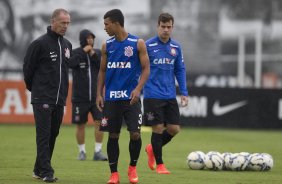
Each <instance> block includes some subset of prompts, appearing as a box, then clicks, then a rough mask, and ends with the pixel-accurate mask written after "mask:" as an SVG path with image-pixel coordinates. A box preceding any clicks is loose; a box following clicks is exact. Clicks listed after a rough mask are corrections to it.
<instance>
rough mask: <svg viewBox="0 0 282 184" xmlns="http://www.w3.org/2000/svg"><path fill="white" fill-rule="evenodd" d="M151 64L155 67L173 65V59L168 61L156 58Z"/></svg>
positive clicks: (167, 59)
mask: <svg viewBox="0 0 282 184" xmlns="http://www.w3.org/2000/svg"><path fill="white" fill-rule="evenodd" d="M153 63H154V64H155V65H158V64H170V65H173V64H174V59H169V58H160V59H158V58H156V59H154V61H153Z"/></svg>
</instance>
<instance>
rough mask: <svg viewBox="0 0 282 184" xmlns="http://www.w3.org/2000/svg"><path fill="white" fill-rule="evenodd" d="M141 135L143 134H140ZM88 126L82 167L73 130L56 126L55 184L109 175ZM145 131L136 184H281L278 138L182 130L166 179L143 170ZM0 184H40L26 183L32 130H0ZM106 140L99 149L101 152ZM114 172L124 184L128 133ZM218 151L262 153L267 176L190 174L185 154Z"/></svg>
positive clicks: (85, 182)
mask: <svg viewBox="0 0 282 184" xmlns="http://www.w3.org/2000/svg"><path fill="white" fill-rule="evenodd" d="M144 130H148V129H146V128H144ZM92 132H93V126H88V127H87V134H86V141H87V142H86V149H87V154H88V158H87V160H86V161H78V160H76V157H77V154H78V150H77V145H76V140H75V136H74V134H75V128H74V126H66V125H65V126H62V128H61V132H60V135H59V137H58V139H57V144H56V147H55V151H54V155H53V160H52V165H53V167H54V169H55V175H56V177H58V178H59V181H58V182H57V183H61V184H90V183H91V184H103V183H106V182H107V180H108V177H109V174H110V171H109V167H108V164H107V162H94V161H92V156H93V149H94V146H93V145H94V140H93V133H92ZM150 135H151V132H150V131H143V132H142V138H143V146H142V152H141V155H140V159H139V162H138V175H139V181H140V182H139V183H140V184H142V183H143V184H157V183H161V184H172V183H177V184H198V183H199V184H268V183H269V184H270V183H271V184H281V183H282V174H281V173H282V142H281V141H282V132H281V130H280V131H269V130H267V131H261V130H260V131H254V130H230V129H198V128H197V129H196V128H183V129H182V131H181V132H180V133H179V134H178V136H177V137H175V139H174V140H173V141H172V142H171V143H170V144H169V145H167V146H166V147H164V153H163V156H164V161H165V163H166V165H167V167H168V169H169V170H170V171H171V172H172V174H170V175H158V174H156V173H155V172H154V171H151V170H149V169H148V168H147V159H146V155H145V152H144V147H145V145H146V144H147V143H148V142H149V140H150ZM0 137H1V144H0V184H36V183H43V182H42V181H40V180H35V179H33V178H32V177H31V174H32V169H33V163H34V159H35V128H34V126H33V125H0ZM106 139H107V135H106V136H105V139H104V140H105V141H104V145H103V150H104V152H105V150H106V149H105V148H106ZM120 150H121V153H120V159H119V172H120V175H121V184H125V183H128V180H127V166H128V162H129V154H128V132H127V131H126V130H125V129H123V130H122V134H121V138H120ZM196 150H200V151H204V152H205V153H206V152H208V151H212V150H214V151H219V152H226V151H228V152H234V153H235V152H241V151H247V152H250V153H255V152H267V153H269V154H271V155H272V156H273V158H274V167H273V169H272V170H271V171H268V172H260V171H241V172H236V171H208V170H201V171H196V170H190V169H189V168H188V167H187V165H186V157H187V155H188V153H190V152H191V151H196Z"/></svg>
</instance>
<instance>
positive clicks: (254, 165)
mask: <svg viewBox="0 0 282 184" xmlns="http://www.w3.org/2000/svg"><path fill="white" fill-rule="evenodd" d="M268 158H270V157H267V158H266V156H264V155H263V154H261V153H253V154H251V156H250V161H249V164H248V165H247V170H252V171H263V170H265V169H266V164H265V160H267V159H268Z"/></svg>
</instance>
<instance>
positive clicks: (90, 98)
mask: <svg viewBox="0 0 282 184" xmlns="http://www.w3.org/2000/svg"><path fill="white" fill-rule="evenodd" d="M87 61H88V76H89V101H90V102H91V100H92V94H91V84H92V83H91V81H92V80H91V67H90V58H89V55H88V54H87Z"/></svg>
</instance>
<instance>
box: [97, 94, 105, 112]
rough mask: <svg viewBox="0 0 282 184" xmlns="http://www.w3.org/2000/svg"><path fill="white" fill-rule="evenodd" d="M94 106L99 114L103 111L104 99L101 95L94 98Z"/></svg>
mask: <svg viewBox="0 0 282 184" xmlns="http://www.w3.org/2000/svg"><path fill="white" fill-rule="evenodd" d="M96 106H97V109H99V111H101V112H102V111H103V108H104V99H103V97H102V96H101V95H99V96H97V97H96Z"/></svg>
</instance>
